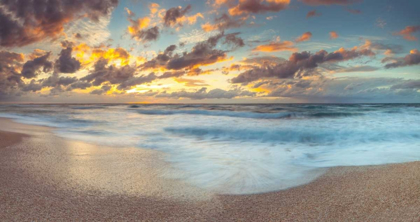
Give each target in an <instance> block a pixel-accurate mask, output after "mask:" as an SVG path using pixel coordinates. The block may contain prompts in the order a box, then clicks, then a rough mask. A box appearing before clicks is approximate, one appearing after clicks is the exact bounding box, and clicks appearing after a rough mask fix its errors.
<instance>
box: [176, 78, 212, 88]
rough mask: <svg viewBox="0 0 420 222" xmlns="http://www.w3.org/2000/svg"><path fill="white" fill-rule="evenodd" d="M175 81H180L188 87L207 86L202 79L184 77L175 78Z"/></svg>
mask: <svg viewBox="0 0 420 222" xmlns="http://www.w3.org/2000/svg"><path fill="white" fill-rule="evenodd" d="M175 81H176V82H177V83H182V84H184V85H185V86H188V87H197V86H201V87H202V86H208V85H207V83H206V82H205V81H204V80H198V79H184V78H178V79H175Z"/></svg>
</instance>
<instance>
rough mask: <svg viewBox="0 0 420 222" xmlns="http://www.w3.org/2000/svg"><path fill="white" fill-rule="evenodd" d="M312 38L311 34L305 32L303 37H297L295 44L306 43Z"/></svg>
mask: <svg viewBox="0 0 420 222" xmlns="http://www.w3.org/2000/svg"><path fill="white" fill-rule="evenodd" d="M311 38H312V33H311V32H305V33H303V35H301V36H299V37H298V38H297V39H296V40H295V41H296V42H306V41H309V40H310V39H311Z"/></svg>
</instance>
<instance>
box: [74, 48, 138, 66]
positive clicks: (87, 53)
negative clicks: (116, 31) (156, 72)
mask: <svg viewBox="0 0 420 222" xmlns="http://www.w3.org/2000/svg"><path fill="white" fill-rule="evenodd" d="M73 51H74V52H75V53H76V56H75V57H76V58H77V59H78V60H79V61H80V63H81V64H82V65H84V66H86V65H89V64H92V63H94V62H96V61H97V60H98V59H100V58H104V59H106V60H108V61H109V63H111V64H115V65H118V66H125V65H128V64H130V63H136V64H141V63H144V62H145V59H144V58H143V57H136V56H132V55H131V54H130V53H129V52H128V51H126V50H125V49H123V48H105V47H97V48H91V47H89V46H88V45H86V44H85V43H82V44H80V45H77V46H75V47H74V48H73Z"/></svg>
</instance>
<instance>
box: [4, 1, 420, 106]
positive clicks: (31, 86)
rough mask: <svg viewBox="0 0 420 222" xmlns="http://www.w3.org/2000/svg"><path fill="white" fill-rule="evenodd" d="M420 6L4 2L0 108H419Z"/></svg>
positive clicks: (383, 3) (385, 3)
mask: <svg viewBox="0 0 420 222" xmlns="http://www.w3.org/2000/svg"><path fill="white" fill-rule="evenodd" d="M419 8H420V1H418V0H401V1H395V0H202V1H199V0H163V1H159V0H156V1H144V0H125V1H124V0H101V1H99V0H85V1H82V0H39V1H32V0H0V102H2V103H15V102H18V103H375V102H378V103H388V102H389V103H394V102H398V103H409V102H413V103H415V102H420V52H419V50H420V44H419V38H420V13H419V12H418V10H419Z"/></svg>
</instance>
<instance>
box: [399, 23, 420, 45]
mask: <svg viewBox="0 0 420 222" xmlns="http://www.w3.org/2000/svg"><path fill="white" fill-rule="evenodd" d="M419 31H420V25H416V26H407V27H405V29H403V30H401V31H399V32H395V33H394V35H401V36H403V37H404V39H406V40H409V41H417V40H418V39H417V37H416V36H414V35H413V33H415V32H419Z"/></svg>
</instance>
